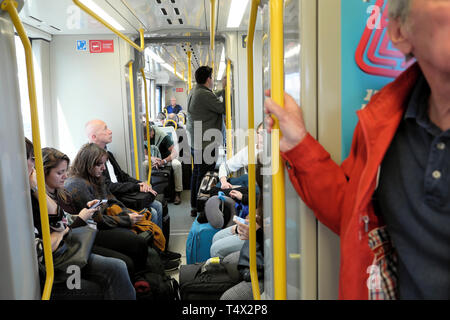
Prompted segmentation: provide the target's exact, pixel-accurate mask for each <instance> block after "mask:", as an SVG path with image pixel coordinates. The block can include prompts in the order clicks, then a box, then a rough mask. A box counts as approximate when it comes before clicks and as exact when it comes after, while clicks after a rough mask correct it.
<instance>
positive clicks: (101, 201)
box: [89, 199, 108, 209]
mask: <svg viewBox="0 0 450 320" xmlns="http://www.w3.org/2000/svg"><path fill="white" fill-rule="evenodd" d="M107 202H108V200H107V199H103V200H100V201H99V202H97V203H96V204H94V205H93V206H92V207H90V208H89V209H96V208H98V207H100V206H101V205H103V204H105V203H107Z"/></svg>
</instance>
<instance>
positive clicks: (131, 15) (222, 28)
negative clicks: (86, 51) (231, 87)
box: [20, 0, 250, 81]
mask: <svg viewBox="0 0 450 320" xmlns="http://www.w3.org/2000/svg"><path fill="white" fill-rule="evenodd" d="M238 1H240V3H243V2H244V1H243V0H238ZM82 2H83V3H84V4H85V5H87V6H89V7H92V6H93V10H94V11H95V12H98V10H100V11H104V12H105V13H106V15H108V16H110V17H111V18H112V19H113V20H114V21H116V22H117V23H118V27H116V28H118V29H119V28H120V29H122V30H121V32H122V33H124V34H126V35H128V36H129V37H130V38H136V37H137V36H138V30H139V28H141V27H143V28H144V30H145V39H146V46H147V47H149V48H150V49H151V51H153V52H154V53H156V54H157V55H159V56H160V57H161V58H162V59H163V60H164V61H165V62H166V63H167V64H169V65H170V66H171V67H175V64H176V70H177V72H178V73H179V75H181V74H182V72H183V71H185V78H186V79H187V69H188V68H187V54H186V52H187V51H191V52H192V70H195V69H196V68H197V67H199V66H200V65H202V64H210V60H211V57H210V53H209V51H210V49H209V47H210V40H209V35H210V26H211V21H210V10H211V4H210V0H83V1H82ZM216 3H217V9H216V11H217V23H216V36H217V37H216V39H217V40H216V43H217V45H216V46H215V53H214V56H215V57H214V61H216V62H219V61H220V59H221V55H222V50H223V48H224V41H223V37H221V35H223V34H224V33H226V32H230V31H245V30H247V25H248V15H249V11H250V5H247V6H246V8H245V13H244V17H243V19H242V22H241V25H240V26H239V27H238V28H227V20H228V13H229V10H230V5H231V0H216ZM20 16H21V18H22V20H23V22H24V23H25V24H27V25H29V26H32V27H34V28H36V29H38V30H41V31H44V32H45V33H47V34H49V35H51V36H57V35H85V34H111V33H112V32H111V31H110V30H109V29H107V28H106V27H104V26H103V25H101V24H100V23H98V22H97V21H95V20H94V19H93V18H91V17H90V16H89V15H87V14H85V13H84V12H82V11H80V10H79V8H78V7H77V6H75V5H74V3H73V2H72V0H57V1H55V0H25V5H24V8H23V9H22V11H21V12H20ZM149 66H150V68H151V72H155V71H158V70H164V68H161V64H160V63H158V62H156V61H154V60H153V61H150V64H149ZM215 67H216V74H217V69H218V68H219V63H216V64H215ZM169 73H170V78H171V80H173V81H174V80H177V77H175V75H174V74H173V73H171V72H169ZM178 80H179V79H178Z"/></svg>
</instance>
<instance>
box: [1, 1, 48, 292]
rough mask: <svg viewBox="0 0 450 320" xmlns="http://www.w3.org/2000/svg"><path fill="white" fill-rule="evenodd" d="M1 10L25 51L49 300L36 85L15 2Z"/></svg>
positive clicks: (43, 189) (46, 211)
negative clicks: (6, 14)
mask: <svg viewBox="0 0 450 320" xmlns="http://www.w3.org/2000/svg"><path fill="white" fill-rule="evenodd" d="M1 8H2V10H4V11H7V12H8V13H9V15H10V17H11V20H12V22H13V24H14V27H15V28H16V30H17V33H18V34H19V37H20V39H21V41H22V44H23V47H24V49H25V58H26V65H27V80H28V95H29V99H30V112H31V128H32V136H33V148H34V157H35V167H36V176H37V184H38V192H39V195H38V200H39V211H40V217H41V229H42V230H41V232H42V241H43V246H44V259H45V271H46V278H45V284H44V290H43V293H42V300H49V299H50V295H51V293H52V286H53V280H54V270H53V254H52V245H51V240H50V227H49V221H48V210H47V196H46V192H45V179H44V165H43V163H42V150H41V137H40V130H39V116H38V110H37V98H36V85H35V78H34V65H33V53H32V50H31V43H30V40H29V39H28V36H27V34H26V32H25V29H24V27H23V24H22V22H21V21H20V18H19V14H18V13H17V2H16V1H13V0H4V1H3V2H2V5H1Z"/></svg>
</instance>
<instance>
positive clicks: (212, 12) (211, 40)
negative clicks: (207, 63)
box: [209, 0, 216, 79]
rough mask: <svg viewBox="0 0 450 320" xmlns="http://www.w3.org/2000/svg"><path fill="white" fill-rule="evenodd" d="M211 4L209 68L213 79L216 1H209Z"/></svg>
mask: <svg viewBox="0 0 450 320" xmlns="http://www.w3.org/2000/svg"><path fill="white" fill-rule="evenodd" d="M210 2H211V10H210V13H211V17H210V20H211V30H210V38H209V41H210V49H211V67H212V70H213V79H214V75H215V72H214V70H215V68H214V49H215V43H214V42H215V39H216V0H210Z"/></svg>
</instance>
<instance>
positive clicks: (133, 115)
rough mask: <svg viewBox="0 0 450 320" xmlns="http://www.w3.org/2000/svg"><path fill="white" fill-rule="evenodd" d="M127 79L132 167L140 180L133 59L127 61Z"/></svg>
mask: <svg viewBox="0 0 450 320" xmlns="http://www.w3.org/2000/svg"><path fill="white" fill-rule="evenodd" d="M128 79H129V81H130V100H131V122H132V124H133V147H134V168H135V170H136V179H137V180H140V179H139V159H138V147H137V134H136V107H135V104H134V81H133V61H130V62H128Z"/></svg>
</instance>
